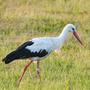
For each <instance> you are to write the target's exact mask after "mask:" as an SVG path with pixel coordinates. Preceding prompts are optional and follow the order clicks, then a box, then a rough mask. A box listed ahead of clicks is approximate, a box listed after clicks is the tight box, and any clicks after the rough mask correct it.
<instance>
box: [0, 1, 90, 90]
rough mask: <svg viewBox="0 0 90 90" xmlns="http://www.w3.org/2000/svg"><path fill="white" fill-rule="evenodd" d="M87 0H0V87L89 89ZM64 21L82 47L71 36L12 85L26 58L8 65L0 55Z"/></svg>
mask: <svg viewBox="0 0 90 90" xmlns="http://www.w3.org/2000/svg"><path fill="white" fill-rule="evenodd" d="M89 19H90V0H87V1H85V0H0V90H90V20H89ZM67 23H73V24H74V25H75V26H76V27H77V30H78V32H79V34H80V37H81V39H82V41H83V43H84V46H85V48H83V47H80V45H79V43H78V42H77V41H76V40H75V39H74V38H73V37H72V35H70V36H69V38H68V39H67V40H66V42H65V44H64V46H63V48H62V49H61V52H60V53H59V54H56V53H55V52H53V53H52V54H51V55H50V56H49V57H48V58H46V59H44V60H42V61H41V63H40V68H41V82H40V81H39V80H38V79H37V78H36V64H35V63H33V64H32V65H31V66H30V68H29V69H28V70H27V72H26V74H25V76H24V78H23V80H22V82H21V84H20V86H19V87H18V86H17V85H16V83H17V80H18V78H19V76H20V74H21V73H22V70H23V67H24V65H25V64H26V63H27V61H16V62H13V63H11V64H9V65H5V64H4V63H2V58H3V57H4V56H5V55H6V54H7V53H9V52H10V51H12V50H14V49H15V48H16V47H17V46H18V45H20V44H21V43H23V42H24V41H27V40H29V39H31V38H33V37H41V36H57V35H59V34H60V32H61V31H62V29H63V27H64V26H65V25H66V24H67Z"/></svg>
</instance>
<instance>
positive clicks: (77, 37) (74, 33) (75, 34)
mask: <svg viewBox="0 0 90 90" xmlns="http://www.w3.org/2000/svg"><path fill="white" fill-rule="evenodd" d="M73 35H74V36H75V38H76V39H77V40H78V41H79V42H80V44H81V45H83V43H82V42H81V40H80V38H79V35H78V34H77V32H76V31H74V32H73Z"/></svg>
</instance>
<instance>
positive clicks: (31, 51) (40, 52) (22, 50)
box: [16, 41, 50, 59]
mask: <svg viewBox="0 0 90 90" xmlns="http://www.w3.org/2000/svg"><path fill="white" fill-rule="evenodd" d="M47 46H48V45H46V43H41V42H34V41H28V42H25V43H24V44H22V45H21V46H19V47H18V48H17V49H16V51H17V52H18V55H19V59H25V58H29V57H44V56H46V55H47V54H48V53H50V52H49V50H48V48H49V47H47Z"/></svg>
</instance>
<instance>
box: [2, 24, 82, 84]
mask: <svg viewBox="0 0 90 90" xmlns="http://www.w3.org/2000/svg"><path fill="white" fill-rule="evenodd" d="M69 32H71V33H73V35H74V36H75V37H76V38H77V40H78V41H79V42H80V44H81V45H83V44H82V42H81V40H80V38H79V35H78V34H77V32H76V28H75V26H74V25H73V24H67V25H66V26H65V27H64V29H63V31H62V32H61V34H60V35H59V36H57V37H40V38H34V39H32V40H30V41H27V42H25V43H23V44H22V45H21V46H19V47H18V48H17V49H16V50H14V51H12V52H11V53H9V54H8V55H7V56H6V57H5V58H4V59H3V61H4V62H5V64H9V63H10V62H12V61H14V60H17V59H29V63H28V64H27V65H26V66H25V67H24V70H23V73H22V75H21V76H20V78H19V83H20V82H21V80H22V77H23V75H24V73H25V71H26V70H27V68H28V67H29V65H30V64H31V63H32V62H33V61H37V75H38V77H40V68H39V61H40V60H41V59H43V58H45V57H47V56H49V55H50V54H51V52H53V51H55V50H57V49H59V48H61V46H62V45H63V43H64V41H65V39H66V38H67V35H68V33H69Z"/></svg>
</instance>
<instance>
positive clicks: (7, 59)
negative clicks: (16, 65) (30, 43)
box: [2, 51, 19, 64]
mask: <svg viewBox="0 0 90 90" xmlns="http://www.w3.org/2000/svg"><path fill="white" fill-rule="evenodd" d="M18 58H19V55H18V52H17V51H13V52H11V53H9V54H8V55H7V56H6V57H5V58H4V59H3V60H2V61H3V62H5V64H9V63H10V62H12V61H13V60H15V59H18Z"/></svg>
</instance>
